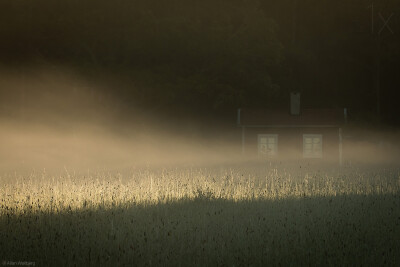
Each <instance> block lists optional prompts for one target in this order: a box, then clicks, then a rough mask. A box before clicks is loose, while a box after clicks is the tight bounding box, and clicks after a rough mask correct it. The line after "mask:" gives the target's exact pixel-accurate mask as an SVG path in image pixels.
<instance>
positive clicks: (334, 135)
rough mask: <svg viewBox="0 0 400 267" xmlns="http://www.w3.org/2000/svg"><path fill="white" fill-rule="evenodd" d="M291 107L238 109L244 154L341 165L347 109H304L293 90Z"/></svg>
mask: <svg viewBox="0 0 400 267" xmlns="http://www.w3.org/2000/svg"><path fill="white" fill-rule="evenodd" d="M290 98H291V101H290V110H267V109H238V113H237V125H238V127H240V128H241V132H242V134H241V135H242V153H243V154H245V155H253V156H254V155H255V156H257V157H258V158H268V159H280V160H284V159H308V160H330V161H336V162H338V163H339V164H342V127H343V125H344V124H345V123H346V120H347V110H346V109H345V108H333V109H328V108H326V109H301V108H300V94H299V93H292V94H291V97H290Z"/></svg>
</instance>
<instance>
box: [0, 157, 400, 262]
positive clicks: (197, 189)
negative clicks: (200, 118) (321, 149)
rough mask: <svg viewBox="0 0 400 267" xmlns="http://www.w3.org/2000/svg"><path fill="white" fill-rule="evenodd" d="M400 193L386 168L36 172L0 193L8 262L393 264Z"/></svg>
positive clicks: (398, 249)
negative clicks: (59, 173)
mask: <svg viewBox="0 0 400 267" xmlns="http://www.w3.org/2000/svg"><path fill="white" fill-rule="evenodd" d="M399 189H400V172H399V170H398V169H383V168H379V169H372V168H370V169H363V168H344V169H341V170H338V169H335V168H331V169H329V170H327V169H324V170H318V169H311V168H309V169H307V168H306V169H304V167H303V169H300V168H297V167H296V168H294V167H292V168H283V167H277V166H271V165H268V166H266V165H257V166H238V165H236V166H231V167H224V168H215V167H214V168H181V169H162V170H151V169H142V170H135V171H132V172H130V173H124V174H118V173H117V174H109V173H108V174H107V173H105V172H102V173H87V174H79V175H77V174H71V173H70V172H68V170H65V171H64V172H63V174H62V175H59V176H58V177H56V176H49V175H47V174H46V173H41V174H32V175H30V176H29V177H25V178H24V177H20V178H18V179H17V177H16V180H15V181H14V182H8V183H4V182H3V185H2V187H1V189H0V242H1V243H0V248H1V249H0V252H1V253H0V260H15V261H33V262H35V263H37V264H45V265H54V264H61V265H71V264H78V265H87V264H89V265H98V264H109V265H128V264H138V265H248V264H250V265H264V264H272V265H277V264H284V265H295V264H296V265H297V264H304V265H310V264H311V265H326V264H327V265H337V264H340V265H343V264H345V265H347V264H351V265H353V264H361V265H366V264H384V263H386V264H389V265H392V264H393V265H395V264H399V263H400V261H399V260H400V258H399V256H397V255H400V241H399V240H400V210H399V209H398V207H399V205H400V194H399Z"/></svg>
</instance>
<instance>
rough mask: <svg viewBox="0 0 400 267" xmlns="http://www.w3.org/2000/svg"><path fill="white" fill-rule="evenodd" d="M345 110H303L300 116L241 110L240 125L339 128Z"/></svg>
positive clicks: (274, 111)
mask: <svg viewBox="0 0 400 267" xmlns="http://www.w3.org/2000/svg"><path fill="white" fill-rule="evenodd" d="M345 113H346V111H345V109H342V108H335V109H302V110H301V112H300V115H291V114H290V112H289V111H286V110H267V109H239V110H238V125H239V126H247V127H337V126H340V125H342V124H344V123H345Z"/></svg>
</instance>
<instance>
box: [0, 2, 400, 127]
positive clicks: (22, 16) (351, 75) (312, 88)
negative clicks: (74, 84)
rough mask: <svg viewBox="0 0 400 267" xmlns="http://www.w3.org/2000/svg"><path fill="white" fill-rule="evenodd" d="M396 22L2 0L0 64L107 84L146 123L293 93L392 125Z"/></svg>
mask: <svg viewBox="0 0 400 267" xmlns="http://www.w3.org/2000/svg"><path fill="white" fill-rule="evenodd" d="M372 7H373V8H372ZM399 11H400V4H399V3H397V2H396V1H394V0H386V1H383V0H382V1H375V2H374V3H372V2H369V1H363V0H347V1H346V0H338V1H333V0H324V1H321V0H319V1H317V0H304V1H301V0H229V1H228V0H218V1H211V0H203V1H199V0H192V1H184V0H169V1H166V0H146V1H145V0H116V1H106V0H96V1H95V0H86V1H78V0H68V1H50V0H38V1H27V0H12V1H11V0H4V1H1V3H0V16H1V18H2V19H1V22H0V36H1V42H0V61H1V62H2V63H3V65H4V66H10V65H14V66H18V65H19V64H27V63H30V62H34V61H40V60H45V61H51V62H58V63H62V64H67V65H70V66H72V67H75V68H76V69H77V70H79V71H82V72H83V73H86V74H88V75H92V76H93V77H94V78H96V77H97V75H100V74H101V73H103V72H107V73H111V74H115V77H121V80H123V81H125V85H124V86H121V87H116V88H115V87H114V88H113V89H112V90H113V91H115V94H117V95H121V96H122V98H123V99H125V101H126V106H129V105H130V103H132V102H134V101H136V102H140V103H142V104H143V105H144V106H148V107H149V108H150V109H154V110H156V111H157V110H175V111H179V112H180V111H182V110H184V111H186V112H188V113H199V112H200V113H204V114H224V113H225V112H228V113H229V112H231V111H232V110H234V109H235V108H237V107H240V106H248V107H271V106H273V107H279V106H284V107H286V105H287V101H288V93H289V92H290V91H293V90H296V91H300V92H302V94H303V97H302V101H303V105H304V106H313V107H319V106H321V107H344V106H345V107H348V108H349V109H350V110H351V109H353V110H354V111H362V112H359V113H360V114H372V115H374V114H375V115H374V116H375V117H376V114H377V111H378V110H377V109H380V110H379V111H380V113H381V114H380V117H382V119H383V120H384V121H387V122H396V120H397V122H398V118H397V116H394V115H393V114H395V113H396V108H397V107H396V108H395V106H396V105H395V100H393V99H394V97H393V96H394V95H395V91H396V90H397V88H398V87H399V84H400V81H399V78H398V75H397V73H398V70H400V63H399V62H400V60H399V59H400V43H399V33H400V23H399V19H400V18H399V17H398V16H400V12H399ZM392 13H393V14H394V15H392V17H390V15H391V14H392ZM398 32H399V33H398ZM378 93H379V94H378ZM378 97H379V101H377V98H378ZM378 104H380V107H377V106H378ZM366 117H367V118H368V119H370V118H371V116H366Z"/></svg>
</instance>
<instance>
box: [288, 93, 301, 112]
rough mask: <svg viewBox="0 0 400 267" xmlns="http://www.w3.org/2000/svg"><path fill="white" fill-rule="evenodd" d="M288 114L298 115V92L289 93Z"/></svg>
mask: <svg viewBox="0 0 400 267" xmlns="http://www.w3.org/2000/svg"><path fill="white" fill-rule="evenodd" d="M290 115H300V93H299V92H292V93H290Z"/></svg>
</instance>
